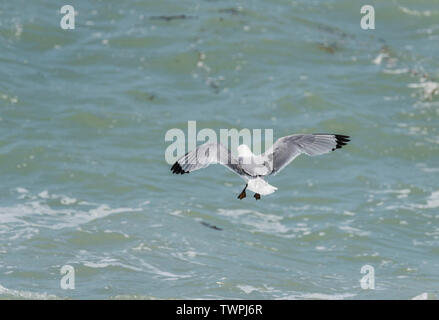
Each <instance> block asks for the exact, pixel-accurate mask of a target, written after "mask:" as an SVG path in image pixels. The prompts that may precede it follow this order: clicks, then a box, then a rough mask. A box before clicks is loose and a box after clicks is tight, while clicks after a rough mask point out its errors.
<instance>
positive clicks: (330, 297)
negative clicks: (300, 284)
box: [281, 293, 356, 300]
mask: <svg viewBox="0 0 439 320" xmlns="http://www.w3.org/2000/svg"><path fill="white" fill-rule="evenodd" d="M355 296H356V294H354V293H336V294H326V293H304V294H294V295H288V296H285V297H282V298H281V299H283V300H303V299H309V300H343V299H349V298H353V297H355Z"/></svg>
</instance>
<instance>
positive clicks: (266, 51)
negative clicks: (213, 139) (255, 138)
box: [0, 0, 439, 299]
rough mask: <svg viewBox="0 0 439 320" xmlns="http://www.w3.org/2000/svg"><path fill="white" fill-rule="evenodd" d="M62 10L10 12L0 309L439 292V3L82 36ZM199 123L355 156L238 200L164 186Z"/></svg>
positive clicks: (296, 167) (104, 24)
mask: <svg viewBox="0 0 439 320" xmlns="http://www.w3.org/2000/svg"><path fill="white" fill-rule="evenodd" d="M65 4H67V3H64V2H62V1H43V0H38V1H23V0H18V1H5V0H0V298H5V299H16V298H30V299H46V298H47V299H51V298H60V299H64V298H71V299H90V298H92V299H125V298H133V299H137V298H145V299H150V298H151V299H153V298H155V299H174V298H184V299H190V298H200V299H223V298H227V299H391V298H394V299H411V298H413V297H415V296H418V295H421V294H423V293H427V294H428V296H429V297H435V296H437V295H438V294H439V292H438V291H439V161H438V158H439V132H438V124H439V122H438V120H439V83H438V82H439V80H438V79H439V3H438V2H437V0H424V1H408V0H405V1H402V0H394V1H369V2H367V3H363V2H361V1H348V0H338V1H335V0H334V1H305V0H299V1H291V0H289V1H287V0H269V1H256V0H253V1H227V0H224V1H223V0H221V1H220V0H201V1H188V0H182V1H170V0H146V1H138V0H135V1H125V2H121V1H114V0H105V1H97V0H95V1H72V2H71V3H68V4H71V5H73V6H74V8H75V9H76V11H77V15H76V19H75V24H76V26H75V29H74V30H63V29H61V28H60V20H61V18H62V15H61V14H60V12H59V10H60V8H61V7H62V6H63V5H65ZM364 4H370V5H373V6H374V8H375V16H376V22H375V27H376V29H375V30H362V29H361V28H360V19H361V17H362V15H361V14H360V8H361V6H362V5H364ZM192 120H195V121H197V128H198V130H201V129H203V128H211V129H214V130H216V131H218V132H219V130H220V129H230V128H237V129H243V128H249V129H273V132H274V137H275V138H279V137H282V136H285V135H288V134H293V133H313V132H334V133H341V134H346V135H349V136H351V137H352V141H351V142H350V144H349V145H348V146H346V147H345V148H343V149H341V150H337V152H334V153H330V154H327V155H323V156H319V157H313V158H309V157H306V156H300V157H298V158H297V159H296V160H295V161H294V162H293V163H292V164H290V165H289V166H288V167H287V168H286V169H284V171H282V173H281V174H279V175H277V176H275V177H272V178H271V179H269V183H270V184H272V185H274V186H276V187H278V188H279V190H278V191H276V192H275V193H274V194H272V195H269V196H267V197H263V198H262V199H261V201H255V199H253V197H252V196H251V195H249V196H248V197H247V198H246V199H244V200H242V201H240V200H238V199H236V196H237V195H238V194H239V193H240V192H241V190H242V188H243V187H244V183H243V181H242V180H241V179H239V177H237V176H235V175H234V174H233V173H232V172H230V171H228V170H226V169H224V168H223V167H221V166H211V167H209V168H207V169H204V170H201V171H197V172H194V173H191V174H190V175H183V176H175V175H172V173H171V172H170V171H169V169H170V165H169V164H168V163H167V162H166V161H165V157H164V155H165V150H166V148H167V147H168V146H169V144H170V142H166V141H165V134H166V132H167V131H168V130H169V129H172V128H180V129H182V130H183V131H184V132H186V131H187V123H188V121H192ZM206 224H208V225H212V226H217V227H218V228H219V229H221V230H215V229H212V228H208V227H206ZM64 265H71V266H72V267H73V268H74V270H75V289H74V290H63V289H62V288H61V286H60V281H61V278H62V277H63V275H61V274H60V269H61V267H62V266H64ZM364 265H370V266H372V267H373V268H374V271H375V289H369V290H364V289H362V288H361V286H360V280H361V279H362V277H363V276H364V274H362V273H361V272H360V270H361V268H362V267H363V266H364Z"/></svg>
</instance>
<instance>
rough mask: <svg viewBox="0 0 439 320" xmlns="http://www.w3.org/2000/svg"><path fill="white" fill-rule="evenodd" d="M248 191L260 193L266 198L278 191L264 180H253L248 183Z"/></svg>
mask: <svg viewBox="0 0 439 320" xmlns="http://www.w3.org/2000/svg"><path fill="white" fill-rule="evenodd" d="M247 189H249V190H250V191H253V192H254V193H259V194H260V195H261V196H266V195H268V194H271V193H273V192H275V191H276V190H277V188H276V187H274V186H272V185H270V184H268V183H267V181H265V180H264V179H262V178H259V177H258V178H251V179H249V180H248V182H247Z"/></svg>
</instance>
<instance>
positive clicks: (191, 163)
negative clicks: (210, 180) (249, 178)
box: [171, 142, 246, 175]
mask: <svg viewBox="0 0 439 320" xmlns="http://www.w3.org/2000/svg"><path fill="white" fill-rule="evenodd" d="M217 163H218V164H222V165H223V166H225V167H227V168H228V169H230V170H232V171H233V172H235V173H237V174H238V175H246V172H245V171H244V169H243V168H242V167H241V166H240V165H239V163H238V160H236V158H235V157H233V155H232V153H231V152H230V150H229V149H227V148H226V147H225V146H224V145H222V144H221V143H213V142H212V143H205V144H202V145H200V146H198V147H197V148H196V149H194V150H192V151H190V152H188V153H186V154H185V155H184V156H183V157H181V158H180V159H179V160H178V161H177V162H175V163H174V165H173V166H172V167H171V171H172V173H176V174H185V173H189V172H192V171H195V170H199V169H202V168H206V167H208V166H209V165H211V164H217Z"/></svg>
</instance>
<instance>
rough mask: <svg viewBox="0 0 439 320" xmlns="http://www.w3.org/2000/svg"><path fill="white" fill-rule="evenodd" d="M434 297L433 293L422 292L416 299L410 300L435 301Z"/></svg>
mask: <svg viewBox="0 0 439 320" xmlns="http://www.w3.org/2000/svg"><path fill="white" fill-rule="evenodd" d="M436 299H437V298H436V295H435V294H434V293H428V292H424V293H421V294H420V295H417V296H416V297H413V298H412V300H436Z"/></svg>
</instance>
